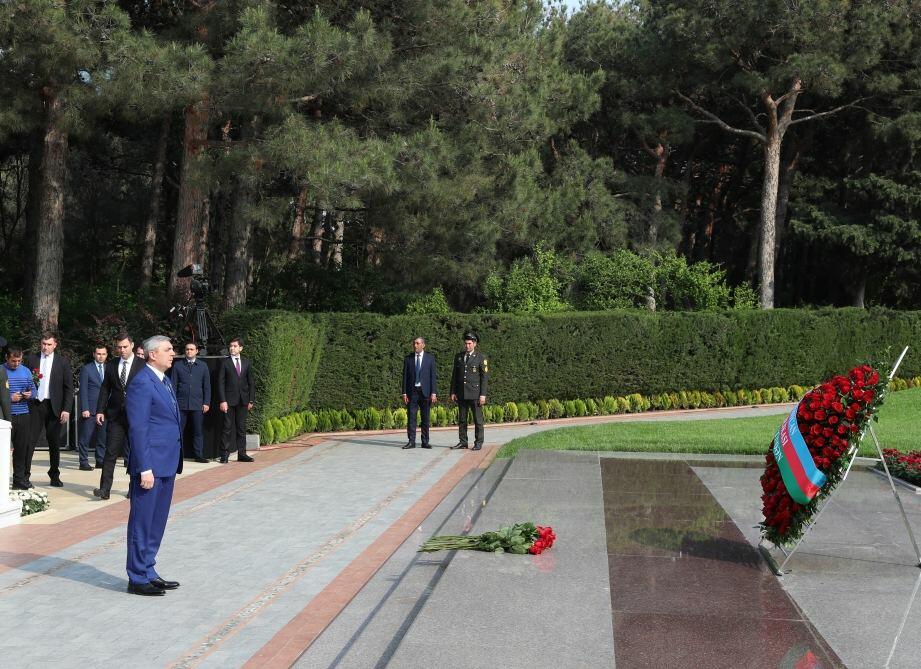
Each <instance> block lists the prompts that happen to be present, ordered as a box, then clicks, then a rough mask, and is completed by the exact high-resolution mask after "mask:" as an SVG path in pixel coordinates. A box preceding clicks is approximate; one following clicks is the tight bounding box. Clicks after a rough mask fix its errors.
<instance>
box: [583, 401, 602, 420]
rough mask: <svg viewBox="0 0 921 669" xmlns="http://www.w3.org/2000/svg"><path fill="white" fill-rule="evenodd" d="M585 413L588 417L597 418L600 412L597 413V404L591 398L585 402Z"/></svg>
mask: <svg viewBox="0 0 921 669" xmlns="http://www.w3.org/2000/svg"><path fill="white" fill-rule="evenodd" d="M585 411H586V414H587V415H589V416H597V415H598V414H599V413H600V412H599V411H598V403H597V402H596V401H595V400H593V399H592V398H588V399H587V400H585Z"/></svg>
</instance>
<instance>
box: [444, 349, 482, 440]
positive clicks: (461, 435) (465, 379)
mask: <svg viewBox="0 0 921 669" xmlns="http://www.w3.org/2000/svg"><path fill="white" fill-rule="evenodd" d="M479 341H480V338H479V337H478V336H477V335H476V333H475V332H468V333H466V334H465V335H464V350H463V351H461V352H460V353H458V354H457V355H456V356H454V369H453V371H452V373H451V401H452V402H457V431H458V442H457V445H455V446H452V447H451V448H467V416H468V414H469V413H470V412H471V411H472V412H473V424H474V431H473V450H475V451H478V450H480V449H481V448H482V447H483V438H484V434H483V433H484V429H483V405H485V404H486V384H487V382H488V380H489V362H488V361H487V360H486V358H485V357H483V354H482V353H480V352H479V351H477V350H476V345H477V343H478V342H479Z"/></svg>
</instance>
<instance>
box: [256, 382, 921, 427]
mask: <svg viewBox="0 0 921 669" xmlns="http://www.w3.org/2000/svg"><path fill="white" fill-rule="evenodd" d="M919 387H921V376H918V377H914V378H912V379H908V380H905V379H895V380H893V381H892V382H891V383H890V385H889V388H890V390H892V391H893V392H895V391H898V390H905V389H907V388H919ZM808 389H809V388H805V387H803V386H798V385H793V386H790V387H788V388H783V387H774V388H758V389H755V390H745V389H741V390H737V391H736V390H728V391H726V392H725V393H723V392H719V391H717V392H715V393H709V392H706V391H699V390H693V391H684V390H682V391H681V392H678V393H660V394H657V395H652V396H648V397H647V396H644V395H640V394H639V393H633V394H631V395H627V396H626V397H612V396H610V395H608V396H606V397H603V398H588V399H585V400H582V399H577V400H565V401H561V400H558V399H551V400H539V401H537V402H506V403H505V404H504V405H503V404H487V405H486V406H485V407H483V413H484V418H485V420H486V422H487V423H514V422H520V421H532V420H548V419H555V418H580V417H583V416H606V415H613V414H621V413H639V412H643V411H650V410H654V411H655V410H668V409H710V408H719V407H734V406H749V405H753V404H782V403H784V402H794V401H796V400H799V399H800V398H801V397H802V396H803V395H805V394H806V391H807V390H808ZM407 418H408V417H407V412H406V409H405V408H402V407H400V408H398V409H390V408H389V407H385V408H383V409H376V408H370V409H356V410H348V409H321V410H319V411H309V410H308V411H298V412H295V413H293V414H290V415H288V416H285V417H283V418H270V419H268V420H266V421H264V422H263V424H262V430H261V437H260V441H261V442H262V443H264V444H274V443H283V442H285V441H288V440H289V439H291V438H293V437H296V436H298V435H300V434H303V433H305V432H338V431H351V430H391V429H402V428H405V427H406V422H407ZM431 421H432V426H433V427H445V426H447V425H456V424H457V407H456V406H455V407H445V406H444V405H440V404H439V405H435V406H433V407H432V418H431Z"/></svg>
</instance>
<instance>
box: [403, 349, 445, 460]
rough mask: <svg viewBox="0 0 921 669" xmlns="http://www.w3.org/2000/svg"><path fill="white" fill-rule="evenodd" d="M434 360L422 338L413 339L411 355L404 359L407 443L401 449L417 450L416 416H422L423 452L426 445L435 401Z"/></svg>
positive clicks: (436, 397)
mask: <svg viewBox="0 0 921 669" xmlns="http://www.w3.org/2000/svg"><path fill="white" fill-rule="evenodd" d="M437 387H438V381H437V374H436V370H435V357H434V356H433V355H432V354H431V353H426V352H425V338H424V337H416V338H415V339H413V353H411V354H409V355H407V356H406V357H405V358H404V359H403V404H405V405H407V407H408V410H409V416H408V420H407V422H406V437H407V439H408V441H407V442H406V445H405V446H404V447H403V448H415V447H416V412H417V411H419V412H420V413H421V414H422V448H431V445H430V444H429V426H430V425H431V421H430V416H431V409H432V403H433V402H437V401H438V395H437V394H436V393H437Z"/></svg>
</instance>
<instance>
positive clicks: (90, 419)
mask: <svg viewBox="0 0 921 669" xmlns="http://www.w3.org/2000/svg"><path fill="white" fill-rule="evenodd" d="M108 357H109V349H107V348H106V347H105V346H104V345H102V344H100V345H98V346H96V347H95V348H94V349H93V359H92V360H91V361H90V362H88V363H86V364H85V365H83V367H82V368H81V369H80V392H79V393H78V399H79V404H80V435H79V438H78V439H77V455H78V456H79V457H80V469H81V470H83V471H92V470H93V466H92V465H90V448H91V447H92V449H93V459H94V464H95V468H96V469H102V463H103V461H104V460H105V456H106V426H105V424H103V425H99V424H98V423H97V422H96V404H97V402H98V401H99V389H100V388H101V387H102V380H103V378H105V373H106V367H105V365H106V358H108Z"/></svg>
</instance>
